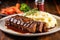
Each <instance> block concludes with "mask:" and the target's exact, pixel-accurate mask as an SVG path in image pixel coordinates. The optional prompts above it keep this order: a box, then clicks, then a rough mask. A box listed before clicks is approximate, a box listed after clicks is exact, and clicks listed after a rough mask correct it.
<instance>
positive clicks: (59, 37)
mask: <svg viewBox="0 0 60 40" xmlns="http://www.w3.org/2000/svg"><path fill="white" fill-rule="evenodd" d="M58 1H59V0H58ZM58 1H54V0H53V1H52V0H49V1H48V0H46V2H45V11H47V12H50V13H52V14H55V15H58V16H60V8H59V6H60V5H59V2H58ZM0 40H60V31H58V32H56V33H53V34H50V35H44V36H37V37H21V36H14V35H11V34H7V33H5V32H3V31H1V30H0Z"/></svg>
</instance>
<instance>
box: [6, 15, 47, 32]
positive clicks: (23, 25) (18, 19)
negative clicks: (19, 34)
mask: <svg viewBox="0 0 60 40" xmlns="http://www.w3.org/2000/svg"><path fill="white" fill-rule="evenodd" d="M5 24H6V26H13V27H14V28H17V29H20V30H23V31H24V30H27V31H29V32H32V33H35V32H45V31H47V27H46V25H45V23H44V22H40V21H34V20H33V19H31V18H27V17H24V16H19V15H16V16H13V17H10V18H8V19H6V22H5Z"/></svg>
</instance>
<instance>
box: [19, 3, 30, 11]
mask: <svg viewBox="0 0 60 40" xmlns="http://www.w3.org/2000/svg"><path fill="white" fill-rule="evenodd" d="M20 10H21V11H23V12H27V11H29V10H30V7H29V6H28V5H27V4H25V3H22V4H21V7H20Z"/></svg>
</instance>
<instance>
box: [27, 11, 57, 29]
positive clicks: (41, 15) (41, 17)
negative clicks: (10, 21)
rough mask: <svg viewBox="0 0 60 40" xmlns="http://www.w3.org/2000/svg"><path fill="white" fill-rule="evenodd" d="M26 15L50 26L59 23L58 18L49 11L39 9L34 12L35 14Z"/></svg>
mask: <svg viewBox="0 0 60 40" xmlns="http://www.w3.org/2000/svg"><path fill="white" fill-rule="evenodd" d="M26 17H28V18H32V19H33V20H35V21H42V22H45V23H46V26H47V27H48V28H52V27H55V24H57V21H56V19H55V18H54V17H53V16H52V15H51V14H49V13H47V12H42V11H38V12H36V13H34V15H33V14H30V15H26Z"/></svg>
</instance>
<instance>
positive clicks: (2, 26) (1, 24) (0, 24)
mask: <svg viewBox="0 0 60 40" xmlns="http://www.w3.org/2000/svg"><path fill="white" fill-rule="evenodd" d="M15 15H22V14H15ZM15 15H10V16H7V17H5V18H2V19H0V29H1V30H2V31H4V32H6V33H9V34H13V35H18V36H42V35H47V34H51V33H54V32H57V31H59V30H60V17H58V16H55V15H53V16H54V17H55V18H56V19H57V22H58V26H57V27H55V28H53V29H51V30H49V31H48V32H44V33H34V34H33V33H31V34H29V33H25V34H21V33H19V32H15V31H13V30H10V29H7V28H6V27H5V19H6V18H9V17H11V16H15Z"/></svg>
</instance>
